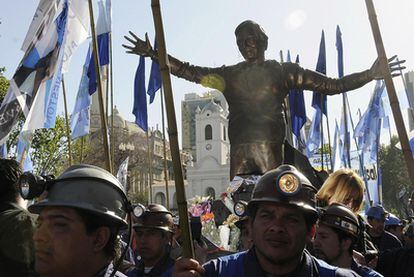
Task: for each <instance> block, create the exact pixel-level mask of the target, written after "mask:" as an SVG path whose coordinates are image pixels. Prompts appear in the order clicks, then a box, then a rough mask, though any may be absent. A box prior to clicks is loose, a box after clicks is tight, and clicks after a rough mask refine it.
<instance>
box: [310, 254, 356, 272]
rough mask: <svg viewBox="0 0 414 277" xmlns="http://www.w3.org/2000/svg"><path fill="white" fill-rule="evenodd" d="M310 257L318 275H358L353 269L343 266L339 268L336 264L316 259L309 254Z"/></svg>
mask: <svg viewBox="0 0 414 277" xmlns="http://www.w3.org/2000/svg"><path fill="white" fill-rule="evenodd" d="M311 257H312V259H313V260H314V261H315V262H316V264H317V267H318V272H319V276H321V277H330V276H332V277H357V276H359V275H358V274H356V273H355V272H354V271H352V270H350V269H345V268H339V267H336V266H332V265H330V264H328V263H326V262H325V261H322V260H320V259H317V258H315V257H313V256H311Z"/></svg>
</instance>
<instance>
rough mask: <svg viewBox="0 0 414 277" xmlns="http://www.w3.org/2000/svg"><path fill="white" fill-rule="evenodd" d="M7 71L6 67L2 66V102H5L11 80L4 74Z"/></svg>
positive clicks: (0, 76)
mask: <svg viewBox="0 0 414 277" xmlns="http://www.w3.org/2000/svg"><path fill="white" fill-rule="evenodd" d="M5 71H6V68H5V67H0V104H1V102H3V99H4V96H6V92H7V89H8V88H9V80H7V78H6V77H4V76H3V73H4V72H5Z"/></svg>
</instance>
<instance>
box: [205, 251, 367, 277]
mask: <svg viewBox="0 0 414 277" xmlns="http://www.w3.org/2000/svg"><path fill="white" fill-rule="evenodd" d="M203 267H204V269H205V277H227V276H237V277H250V276H254V277H260V276H266V275H267V274H266V272H265V271H264V270H263V268H262V267H261V266H260V264H259V261H258V260H257V256H256V252H255V250H254V247H253V248H252V249H250V250H248V251H245V252H240V253H236V254H233V255H229V256H224V257H220V258H218V259H214V260H211V261H209V262H207V263H206V264H204V265H203ZM289 276H297V277H316V276H321V277H335V276H336V277H351V276H359V275H357V274H356V273H355V272H353V271H351V270H347V269H342V268H337V267H333V266H331V265H328V264H327V263H325V262H324V261H321V260H318V259H316V258H315V257H313V256H312V255H310V254H309V253H308V252H307V251H304V252H303V258H302V261H301V262H300V264H299V265H298V266H297V267H296V268H295V269H294V270H293V271H292V272H291V273H289Z"/></svg>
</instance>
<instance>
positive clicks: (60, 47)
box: [22, 1, 69, 132]
mask: <svg viewBox="0 0 414 277" xmlns="http://www.w3.org/2000/svg"><path fill="white" fill-rule="evenodd" d="M68 10H69V8H68V2H67V1H63V3H62V9H61V10H60V12H58V16H57V17H56V19H55V21H54V23H55V24H52V25H50V26H51V28H50V30H49V32H48V33H47V34H48V35H49V36H47V37H46V41H47V42H49V43H50V42H53V43H51V46H52V47H53V48H51V49H50V51H49V52H46V53H49V54H48V55H51V56H50V57H51V62H50V66H49V68H48V69H49V70H52V71H51V73H52V74H51V75H49V74H47V75H49V76H47V75H46V76H45V79H44V81H42V82H41V83H40V85H39V88H38V91H37V93H36V96H35V98H34V100H33V103H32V107H31V108H30V111H29V113H28V114H27V116H26V121H25V123H24V125H23V128H22V132H27V131H33V130H35V129H40V128H53V127H54V126H55V120H56V110H57V104H58V100H59V89H60V84H61V82H62V66H63V58H64V54H65V53H64V42H65V39H66V33H67V32H66V30H67V29H66V24H67V21H68ZM39 50H43V49H42V48H41V47H35V48H34V49H33V50H32V51H31V52H30V53H29V59H27V60H25V62H26V64H27V65H28V64H30V65H31V66H34V65H35V64H36V63H38V61H39V57H41V56H42V55H38V54H39V53H41V52H39Z"/></svg>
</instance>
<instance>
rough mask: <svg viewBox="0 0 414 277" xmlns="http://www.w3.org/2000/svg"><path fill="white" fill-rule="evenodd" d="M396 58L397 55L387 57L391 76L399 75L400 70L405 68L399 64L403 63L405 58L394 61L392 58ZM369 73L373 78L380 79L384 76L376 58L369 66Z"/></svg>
mask: <svg viewBox="0 0 414 277" xmlns="http://www.w3.org/2000/svg"><path fill="white" fill-rule="evenodd" d="M396 58H397V55H395V56H392V57H391V58H389V59H388V66H389V68H390V72H391V76H392V77H396V76H400V75H401V70H403V69H405V66H401V65H402V64H403V63H405V60H401V61H395V62H394V60H395V59H396ZM371 73H372V76H373V78H374V79H375V80H381V79H383V78H384V77H383V76H382V72H381V66H380V64H379V60H378V59H376V60H375V62H374V64H373V65H372V66H371Z"/></svg>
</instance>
